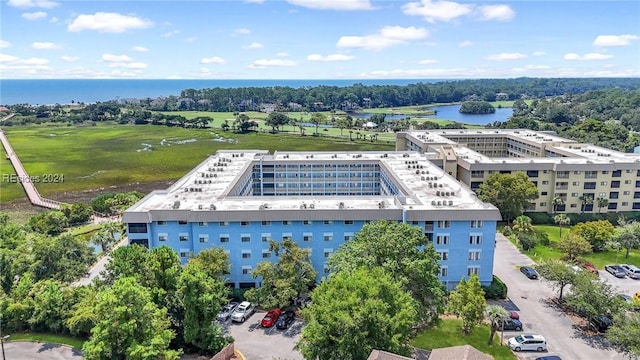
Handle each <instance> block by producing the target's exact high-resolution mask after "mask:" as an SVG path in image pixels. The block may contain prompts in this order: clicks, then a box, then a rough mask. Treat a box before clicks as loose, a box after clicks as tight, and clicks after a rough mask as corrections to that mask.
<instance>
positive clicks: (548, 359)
mask: <svg viewBox="0 0 640 360" xmlns="http://www.w3.org/2000/svg"><path fill="white" fill-rule="evenodd" d="M536 360H562V359H561V358H560V356H558V355H549V356H541V357H537V358H536Z"/></svg>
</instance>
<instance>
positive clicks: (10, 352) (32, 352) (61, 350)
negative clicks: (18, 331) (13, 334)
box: [4, 341, 82, 360]
mask: <svg viewBox="0 0 640 360" xmlns="http://www.w3.org/2000/svg"><path fill="white" fill-rule="evenodd" d="M4 352H5V357H6V359H7V360H9V359H11V360H14V359H20V360H80V359H82V354H81V353H80V352H79V351H77V350H74V349H72V348H70V347H67V346H64V345H58V344H46V343H40V342H29V341H11V342H6V343H4Z"/></svg>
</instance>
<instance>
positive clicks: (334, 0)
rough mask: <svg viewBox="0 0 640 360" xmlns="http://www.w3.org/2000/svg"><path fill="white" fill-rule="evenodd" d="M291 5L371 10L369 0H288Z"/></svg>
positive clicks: (327, 8)
mask: <svg viewBox="0 0 640 360" xmlns="http://www.w3.org/2000/svg"><path fill="white" fill-rule="evenodd" d="M287 2H288V3H289V4H291V5H297V6H302V7H305V8H309V9H318V10H371V9H373V7H372V6H371V3H370V2H369V0H287Z"/></svg>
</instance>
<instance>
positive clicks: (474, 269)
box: [467, 266, 480, 276]
mask: <svg viewBox="0 0 640 360" xmlns="http://www.w3.org/2000/svg"><path fill="white" fill-rule="evenodd" d="M473 274H476V275H478V276H479V275H480V267H479V266H469V267H468V268H467V275H468V276H471V275H473Z"/></svg>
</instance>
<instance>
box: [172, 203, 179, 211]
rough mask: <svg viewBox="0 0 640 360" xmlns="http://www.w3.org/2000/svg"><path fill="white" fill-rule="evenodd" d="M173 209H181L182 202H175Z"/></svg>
mask: <svg viewBox="0 0 640 360" xmlns="http://www.w3.org/2000/svg"><path fill="white" fill-rule="evenodd" d="M172 207H173V209H174V210H176V209H179V208H180V201H175V202H174V203H173V206H172Z"/></svg>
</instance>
